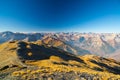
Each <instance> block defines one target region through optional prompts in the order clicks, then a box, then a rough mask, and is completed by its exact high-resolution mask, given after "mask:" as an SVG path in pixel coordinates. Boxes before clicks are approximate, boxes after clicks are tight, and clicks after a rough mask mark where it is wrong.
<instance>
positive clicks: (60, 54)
mask: <svg viewBox="0 0 120 80" xmlns="http://www.w3.org/2000/svg"><path fill="white" fill-rule="evenodd" d="M13 67H15V69H17V71H15V70H11V72H9V71H10V69H12V68H13ZM7 70H8V72H9V73H10V75H12V76H13V77H17V78H24V79H23V80H26V76H27V78H28V77H29V78H31V77H32V75H33V74H34V76H36V75H43V76H46V75H55V74H61V75H63V73H64V74H67V73H71V72H72V73H71V74H73V73H75V74H76V73H77V74H83V73H85V74H87V75H89V76H92V75H97V76H99V77H100V78H101V80H103V79H102V78H104V77H105V76H107V78H114V79H120V75H119V74H120V63H119V62H117V61H115V60H113V59H106V58H103V57H99V56H94V55H85V56H76V55H73V54H71V53H68V52H66V51H63V50H62V49H58V48H55V47H53V46H48V45H46V44H38V42H23V41H11V42H6V43H3V44H1V45H0V76H1V75H3V73H5V72H6V73H7ZM77 74H76V76H78V75H77ZM68 75H70V74H68ZM56 76H58V75H56ZM10 77H11V76H8V75H7V78H10ZM36 77H37V78H40V76H36ZM64 77H65V76H64ZM4 78H5V77H4ZM42 78H43V77H42ZM61 79H62V78H61ZM86 79H88V77H87V78H86ZM5 80H6V78H5ZM11 80H12V79H11ZM15 80H16V79H15ZM55 80H56V79H55ZM65 80H70V79H65ZM71 80H72V79H71ZM73 80H74V79H73ZM80 80H81V79H80ZM104 80H107V79H104Z"/></svg>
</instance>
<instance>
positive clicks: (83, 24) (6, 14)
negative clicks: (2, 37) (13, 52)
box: [0, 0, 120, 32]
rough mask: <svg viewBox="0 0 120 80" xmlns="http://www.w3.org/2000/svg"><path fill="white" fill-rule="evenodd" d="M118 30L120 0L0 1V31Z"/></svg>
mask: <svg viewBox="0 0 120 80" xmlns="http://www.w3.org/2000/svg"><path fill="white" fill-rule="evenodd" d="M1 31H14V32H41V31H45V32H46V31H47V32H49V31H50V32H51V31H52V32H58V31H59V32H63V31H64V32H65V31H67V32H71V31H74V32H120V0H0V32H1Z"/></svg>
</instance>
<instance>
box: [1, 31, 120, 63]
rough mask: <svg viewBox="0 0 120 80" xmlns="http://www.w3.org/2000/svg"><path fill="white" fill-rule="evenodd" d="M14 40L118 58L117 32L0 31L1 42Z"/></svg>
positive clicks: (119, 35)
mask: <svg viewBox="0 0 120 80" xmlns="http://www.w3.org/2000/svg"><path fill="white" fill-rule="evenodd" d="M14 40H18V41H29V42H34V41H36V43H38V44H47V45H49V46H53V47H56V48H59V49H62V50H64V51H67V52H69V53H72V54H76V55H85V54H94V55H98V56H103V57H110V58H113V59H116V60H118V61H119V60H120V59H119V54H120V52H119V51H120V34H119V33H78V32H69V33H64V32H60V33H19V32H16V33H13V32H10V31H6V32H1V33H0V43H1V44H2V43H4V42H7V41H14Z"/></svg>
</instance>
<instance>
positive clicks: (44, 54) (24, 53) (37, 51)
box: [17, 42, 84, 63]
mask: <svg viewBox="0 0 120 80" xmlns="http://www.w3.org/2000/svg"><path fill="white" fill-rule="evenodd" d="M28 46H29V48H28ZM17 54H18V56H19V57H20V58H22V59H23V60H43V59H49V58H50V56H58V57H60V58H62V59H64V60H66V61H68V60H76V61H79V62H82V63H84V61H83V60H82V59H80V58H78V57H76V56H75V55H73V54H70V53H68V52H65V51H63V50H61V49H58V48H55V47H48V46H46V45H41V46H40V45H37V44H32V43H30V44H27V43H25V42H18V49H17Z"/></svg>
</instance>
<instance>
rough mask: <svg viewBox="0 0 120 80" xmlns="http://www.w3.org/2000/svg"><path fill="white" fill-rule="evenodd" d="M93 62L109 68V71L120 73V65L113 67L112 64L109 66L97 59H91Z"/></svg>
mask: <svg viewBox="0 0 120 80" xmlns="http://www.w3.org/2000/svg"><path fill="white" fill-rule="evenodd" d="M91 62H92V63H94V64H97V65H99V66H101V67H102V68H105V69H107V71H109V72H111V73H114V74H120V67H116V66H114V67H111V66H108V65H107V64H105V63H101V62H97V61H95V60H91Z"/></svg>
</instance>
